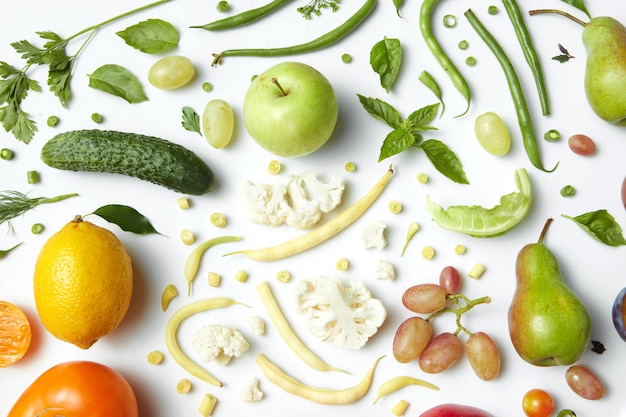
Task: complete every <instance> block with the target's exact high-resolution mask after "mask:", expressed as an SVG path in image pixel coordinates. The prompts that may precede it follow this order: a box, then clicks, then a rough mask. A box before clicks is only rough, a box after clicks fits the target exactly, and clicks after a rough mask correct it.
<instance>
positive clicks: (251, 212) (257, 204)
mask: <svg viewBox="0 0 626 417" xmlns="http://www.w3.org/2000/svg"><path fill="white" fill-rule="evenodd" d="M344 188H345V183H344V180H343V178H340V177H336V176H332V177H331V178H330V180H329V182H328V183H324V182H322V181H320V180H319V179H318V178H317V176H316V175H315V172H314V171H306V172H303V173H302V174H298V175H289V176H287V177H285V178H283V179H282V180H279V181H277V182H276V183H275V184H272V185H270V184H263V183H255V182H252V181H246V182H244V184H243V186H242V189H241V194H242V195H243V197H244V198H245V201H246V204H247V209H248V218H249V219H250V220H251V221H252V222H254V223H258V224H268V225H272V226H279V225H281V224H283V223H287V224H288V225H290V226H292V227H296V228H299V229H308V228H311V227H313V225H315V224H316V223H317V222H319V220H320V219H321V217H322V213H328V212H329V211H331V210H333V209H334V208H335V207H337V206H338V205H339V204H340V203H341V197H342V195H343V191H344Z"/></svg>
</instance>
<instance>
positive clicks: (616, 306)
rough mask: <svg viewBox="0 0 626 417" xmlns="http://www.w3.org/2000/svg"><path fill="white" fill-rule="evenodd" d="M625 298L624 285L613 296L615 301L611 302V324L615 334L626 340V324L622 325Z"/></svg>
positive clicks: (625, 313) (625, 307)
mask: <svg viewBox="0 0 626 417" xmlns="http://www.w3.org/2000/svg"><path fill="white" fill-rule="evenodd" d="M625 299H626V287H625V288H623V289H622V290H621V291H620V292H619V294H617V297H615V301H614V302H613V310H612V315H613V325H614V326H615V330H617V334H619V336H620V337H621V338H622V340H624V342H626V326H625V325H624V322H625V321H626V320H625V318H626V317H625V316H626V303H625V302H624V301H626V300H625Z"/></svg>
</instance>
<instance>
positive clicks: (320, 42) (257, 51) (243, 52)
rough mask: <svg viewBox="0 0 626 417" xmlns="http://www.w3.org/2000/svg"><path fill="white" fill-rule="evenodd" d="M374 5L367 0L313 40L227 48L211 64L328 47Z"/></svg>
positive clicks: (373, 0) (350, 29)
mask: <svg viewBox="0 0 626 417" xmlns="http://www.w3.org/2000/svg"><path fill="white" fill-rule="evenodd" d="M374 6H376V0H366V1H365V3H364V4H363V6H361V8H360V9H359V10H357V11H356V12H355V13H354V14H353V15H352V16H351V17H350V18H349V19H348V20H346V21H345V22H344V23H342V24H341V25H339V26H337V27H336V28H334V29H333V30H331V31H329V32H327V33H325V34H323V35H322V36H320V37H318V38H315V39H313V40H312V41H309V42H305V43H301V44H298V45H293V46H285V47H278V48H245V49H227V50H225V51H222V52H220V53H219V54H213V56H214V59H213V62H212V63H211V66H215V65H217V64H221V63H222V60H223V58H224V57H227V56H257V57H270V56H272V57H274V56H287V55H298V54H303V53H307V52H313V51H317V50H320V49H323V48H326V47H328V46H330V45H333V44H335V43H337V42H338V41H340V40H341V39H343V38H344V37H346V36H347V35H348V34H349V33H350V32H352V31H353V30H354V29H356V28H357V26H359V25H360V24H361V23H362V22H363V21H364V20H365V18H366V17H367V16H369V14H370V13H371V12H372V10H374Z"/></svg>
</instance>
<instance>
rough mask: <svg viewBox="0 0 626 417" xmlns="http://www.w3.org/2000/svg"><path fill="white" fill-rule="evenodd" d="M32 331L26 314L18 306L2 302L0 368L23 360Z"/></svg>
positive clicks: (0, 305) (0, 308)
mask: <svg viewBox="0 0 626 417" xmlns="http://www.w3.org/2000/svg"><path fill="white" fill-rule="evenodd" d="M31 337H32V330H31V328H30V322H29V321H28V318H27V317H26V314H24V312H23V311H22V310H21V309H20V308H19V307H18V306H16V305H13V304H11V303H9V302H7V301H0V368H6V367H7V366H9V365H11V364H13V363H15V362H17V361H19V360H20V359H22V357H23V356H24V354H25V353H26V351H27V350H28V347H29V346H30V339H31Z"/></svg>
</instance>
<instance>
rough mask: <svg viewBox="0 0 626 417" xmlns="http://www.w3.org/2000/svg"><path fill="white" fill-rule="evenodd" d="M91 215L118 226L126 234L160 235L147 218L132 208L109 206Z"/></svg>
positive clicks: (116, 205) (119, 205) (118, 205)
mask: <svg viewBox="0 0 626 417" xmlns="http://www.w3.org/2000/svg"><path fill="white" fill-rule="evenodd" d="M91 214H95V215H96V216H99V217H102V218H103V219H104V220H106V221H107V222H109V223H113V224H116V225H118V226H119V227H120V228H121V229H122V230H124V231H126V232H131V233H136V234H140V235H146V234H151V233H152V234H159V235H160V234H161V233H159V232H157V231H156V229H155V228H154V227H153V226H152V224H151V223H150V220H148V218H147V217H145V216H144V215H143V214H141V213H139V212H138V211H137V210H135V209H134V208H132V207H129V206H124V205H121V204H109V205H106V206H102V207H100V208H98V209H97V210H96V211H94V212H93V213H91Z"/></svg>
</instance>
